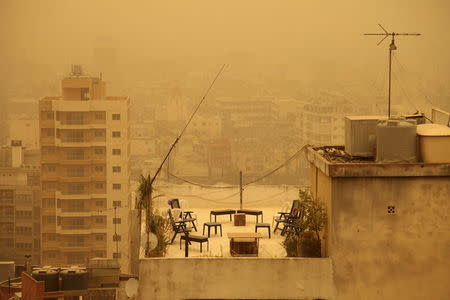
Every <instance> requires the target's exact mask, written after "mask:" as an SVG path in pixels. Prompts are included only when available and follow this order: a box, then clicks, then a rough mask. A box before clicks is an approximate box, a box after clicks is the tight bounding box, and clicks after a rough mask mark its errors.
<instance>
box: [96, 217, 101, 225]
mask: <svg viewBox="0 0 450 300" xmlns="http://www.w3.org/2000/svg"><path fill="white" fill-rule="evenodd" d="M95 223H97V224H101V223H103V218H101V217H97V218H95Z"/></svg>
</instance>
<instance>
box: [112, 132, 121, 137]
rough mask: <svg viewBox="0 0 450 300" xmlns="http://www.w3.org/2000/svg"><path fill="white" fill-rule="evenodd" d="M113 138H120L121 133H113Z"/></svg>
mask: <svg viewBox="0 0 450 300" xmlns="http://www.w3.org/2000/svg"><path fill="white" fill-rule="evenodd" d="M112 137H113V138H120V131H113V132H112Z"/></svg>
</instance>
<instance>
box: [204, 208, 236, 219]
mask: <svg viewBox="0 0 450 300" xmlns="http://www.w3.org/2000/svg"><path fill="white" fill-rule="evenodd" d="M235 213H236V211H235V210H234V209H218V210H211V212H210V213H209V221H210V222H212V220H211V216H214V222H217V216H221V215H230V222H231V215H234V214H235Z"/></svg>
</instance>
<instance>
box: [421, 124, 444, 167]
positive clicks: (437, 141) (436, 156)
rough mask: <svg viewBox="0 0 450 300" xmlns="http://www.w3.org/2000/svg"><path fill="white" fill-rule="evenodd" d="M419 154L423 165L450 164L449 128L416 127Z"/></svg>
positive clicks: (438, 125) (439, 126)
mask: <svg viewBox="0 0 450 300" xmlns="http://www.w3.org/2000/svg"><path fill="white" fill-rule="evenodd" d="M417 135H418V137H419V153H420V157H421V159H422V161H423V162H425V163H450V127H447V126H445V125H440V124H421V125H418V126H417Z"/></svg>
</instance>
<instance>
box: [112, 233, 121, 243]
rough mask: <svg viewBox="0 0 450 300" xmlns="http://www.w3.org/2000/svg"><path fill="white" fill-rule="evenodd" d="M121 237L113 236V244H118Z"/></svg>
mask: <svg viewBox="0 0 450 300" xmlns="http://www.w3.org/2000/svg"><path fill="white" fill-rule="evenodd" d="M121 240H122V237H121V236H120V235H119V234H115V235H113V242H120V241H121Z"/></svg>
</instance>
